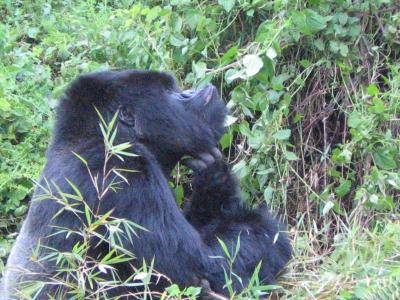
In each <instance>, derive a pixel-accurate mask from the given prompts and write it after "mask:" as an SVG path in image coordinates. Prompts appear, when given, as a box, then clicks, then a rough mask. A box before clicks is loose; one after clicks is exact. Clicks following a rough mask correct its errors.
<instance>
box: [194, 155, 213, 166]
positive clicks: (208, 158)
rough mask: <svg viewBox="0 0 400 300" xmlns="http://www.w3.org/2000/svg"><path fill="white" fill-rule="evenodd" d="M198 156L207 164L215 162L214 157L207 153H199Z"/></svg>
mask: <svg viewBox="0 0 400 300" xmlns="http://www.w3.org/2000/svg"><path fill="white" fill-rule="evenodd" d="M198 157H199V158H200V159H201V160H202V161H203V162H205V163H206V165H207V166H209V165H211V164H213V163H214V162H215V159H214V157H213V156H212V155H211V154H209V153H200V154H199V155H198Z"/></svg>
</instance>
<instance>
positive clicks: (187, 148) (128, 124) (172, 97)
mask: <svg viewBox="0 0 400 300" xmlns="http://www.w3.org/2000/svg"><path fill="white" fill-rule="evenodd" d="M96 109H97V111H98V112H99V113H100V114H101V116H103V118H104V119H105V120H106V122H110V121H111V119H112V118H113V116H117V121H116V126H117V128H118V130H117V135H116V136H115V140H114V144H122V143H129V145H131V147H130V149H129V150H130V152H132V153H135V154H136V156H126V157H124V159H123V160H121V159H119V158H118V157H116V156H113V157H111V158H109V160H108V166H109V168H113V169H114V170H120V169H125V170H135V172H127V173H124V180H123V181H122V182H121V183H120V184H119V186H118V189H114V190H112V189H109V190H107V191H106V192H105V193H102V194H101V197H100V196H99V189H98V187H96V186H95V184H93V176H90V174H89V172H88V170H87V169H89V170H90V172H91V174H95V177H96V178H97V179H96V180H95V182H102V180H103V179H105V181H106V182H105V184H106V185H107V184H110V182H114V181H113V180H115V179H116V178H117V177H118V174H115V175H113V177H107V178H105V175H104V174H106V173H107V172H104V162H105V160H107V157H106V151H105V144H104V140H103V139H104V136H103V134H104V133H102V131H101V129H100V127H99V116H98V112H96ZM225 115H226V108H225V105H224V103H223V102H222V100H221V99H220V97H219V96H218V93H217V91H216V89H215V87H213V86H212V85H208V86H206V87H205V88H203V89H201V90H198V91H182V90H180V89H179V88H178V87H177V85H176V82H175V80H174V78H173V77H171V76H170V75H168V74H165V73H159V72H151V71H122V72H114V71H107V72H98V73H92V74H87V75H83V76H81V77H79V78H78V79H76V80H75V81H74V82H73V83H72V84H71V85H70V87H69V88H68V89H67V91H66V93H65V96H64V97H63V99H61V101H60V104H59V106H58V109H57V118H56V124H55V129H54V132H53V138H52V142H51V144H50V146H49V148H48V150H47V154H46V156H47V163H46V166H45V168H44V170H43V173H42V176H41V179H40V180H39V184H38V186H37V188H36V191H35V193H34V196H33V201H32V202H31V205H30V208H29V212H28V216H27V218H26V220H25V222H24V224H23V226H22V228H21V231H20V233H19V236H18V238H17V240H16V242H15V245H14V247H13V249H12V251H11V254H10V257H9V259H8V263H7V270H6V273H5V277H4V282H3V289H4V291H3V293H2V295H3V297H4V298H3V299H7V300H8V299H20V298H21V296H20V295H19V294H18V293H19V290H20V289H21V287H23V286H24V285H25V284H26V283H29V282H33V281H34V282H36V281H40V282H43V285H42V288H41V289H40V291H39V292H37V294H36V298H35V299H48V298H49V295H53V296H54V295H56V294H57V293H62V292H68V290H66V289H65V287H64V285H60V284H59V281H56V280H55V277H56V276H59V274H60V273H59V269H60V267H59V266H58V265H57V261H56V260H55V259H48V257H49V255H50V256H51V254H52V253H54V252H56V253H67V252H71V251H72V249H73V248H74V247H76V246H77V245H78V244H82V235H81V234H79V232H80V231H82V228H83V226H84V225H87V224H86V223H87V220H86V218H85V214H84V211H85V205H87V207H88V208H89V209H90V211H92V212H95V215H97V216H101V215H104V214H106V213H109V212H112V213H111V217H112V218H121V219H126V220H129V221H132V222H135V223H137V224H139V225H141V226H143V227H144V228H145V229H146V230H139V231H137V237H135V238H134V239H133V241H130V240H129V239H126V240H123V241H122V242H121V243H122V246H123V248H124V249H126V250H128V251H130V252H132V253H134V255H135V256H136V257H137V263H135V262H126V263H123V264H119V265H118V275H119V277H120V278H121V280H122V281H124V280H126V279H128V278H129V276H131V275H132V273H133V272H134V266H135V265H138V264H139V263H141V262H142V261H143V260H145V261H147V262H151V261H152V259H154V267H155V270H157V271H158V272H160V273H162V274H165V275H166V276H167V277H168V278H170V279H171V281H172V282H174V283H178V284H179V285H181V286H188V285H197V284H199V282H200V281H201V280H207V281H208V282H209V284H210V286H211V288H212V289H213V290H215V291H216V292H219V293H223V294H228V291H227V289H226V288H224V285H225V278H224V269H225V270H227V268H228V264H227V261H226V260H225V259H216V258H215V256H221V257H223V256H224V255H225V254H224V252H223V251H222V250H221V248H220V246H219V242H218V239H217V236H218V237H219V238H220V239H222V240H223V241H224V242H225V243H226V244H227V246H228V249H231V248H232V249H234V246H235V243H236V242H237V240H238V238H240V245H241V248H240V250H239V253H238V255H237V258H236V260H235V263H234V265H233V268H234V269H233V270H232V271H233V272H235V274H237V275H239V276H240V277H242V280H241V281H239V280H234V282H233V287H234V290H235V291H236V292H240V291H241V290H242V289H243V287H244V286H245V285H246V284H247V282H248V280H249V278H250V276H251V274H252V272H253V271H254V269H255V268H256V266H257V265H258V264H259V263H260V261H261V269H260V273H259V276H260V279H261V280H264V281H265V282H268V283H272V282H274V281H275V277H276V275H277V274H278V272H279V271H280V270H281V269H282V268H283V267H284V266H285V264H286V262H287V261H288V260H289V259H290V255H291V247H290V243H289V242H288V239H287V237H286V234H285V232H284V227H283V226H282V225H281V224H280V223H279V222H277V221H275V220H274V219H273V218H271V217H269V216H268V215H267V214H266V212H265V209H263V210H262V209H257V210H252V209H249V208H247V207H245V206H244V205H243V203H242V201H241V199H240V196H239V190H238V184H237V182H236V180H235V179H234V178H233V175H232V174H231V171H230V169H229V167H228V166H227V165H226V164H224V163H223V162H222V161H221V156H220V153H219V152H218V150H216V148H215V147H216V145H217V143H218V140H219V138H220V137H221V135H222V133H223V123H224V118H225ZM76 154H78V156H80V157H83V158H84V159H85V160H86V162H87V166H86V165H85V164H84V163H82V161H80V160H79V159H77V157H76ZM186 155H188V156H191V157H193V160H192V161H191V162H190V163H191V165H190V163H189V166H191V167H192V169H194V171H195V173H196V176H195V180H194V184H193V186H194V191H193V195H192V201H191V203H192V204H191V207H190V208H189V210H188V211H187V213H186V215H184V214H183V213H182V212H181V210H180V209H179V208H178V207H177V205H176V202H175V199H174V197H173V193H172V192H171V190H170V188H169V186H168V182H167V178H168V176H169V175H170V172H171V170H172V168H173V167H174V166H175V165H176V163H177V162H178V161H179V160H180V159H181V158H182V157H183V156H186ZM107 170H109V169H107ZM107 170H106V171H107ZM76 187H77V188H78V189H79V191H80V193H81V195H82V199H76V198H74V197H71V199H69V201H68V203H67V204H66V203H63V201H61V200H60V198H62V197H61V195H62V194H63V193H65V194H67V195H75V194H76ZM57 199H58V200H57ZM64 229H68V231H69V233H67V232H66V230H64ZM101 230H104V228H103V229H101ZM89 242H90V245H89V247H90V249H89V252H90V256H91V257H94V258H97V259H101V258H102V257H104V256H105V255H107V253H108V251H109V248H110V247H112V245H110V244H107V243H105V242H104V241H103V243H99V241H98V240H96V239H93V240H90V241H89ZM104 244H106V245H104ZM105 276H106V275H105ZM164 284H165V282H163V281H162V282H160V283H159V284H157V285H156V284H154V285H153V288H154V289H161V288H163V286H164ZM86 286H87V293H88V294H89V293H90V292H91V290H92V289H95V288H96V286H94V287H93V286H92V285H90V284H87V285H85V287H86ZM135 291H137V290H136V289H131V288H130V285H123V284H122V285H119V286H117V287H112V288H109V289H108V290H107V292H106V294H107V293H108V294H109V295H112V296H113V297H119V296H120V297H121V299H122V298H123V299H126V298H134V296H133V295H132V296H129V295H130V293H131V292H132V293H134V292H135ZM122 295H124V296H123V297H122Z"/></svg>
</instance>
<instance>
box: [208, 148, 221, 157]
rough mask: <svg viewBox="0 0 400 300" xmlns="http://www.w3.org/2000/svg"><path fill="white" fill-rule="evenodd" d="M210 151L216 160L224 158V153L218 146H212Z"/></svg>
mask: <svg viewBox="0 0 400 300" xmlns="http://www.w3.org/2000/svg"><path fill="white" fill-rule="evenodd" d="M210 153H211V155H212V156H213V157H214V158H215V159H216V160H220V159H222V153H221V151H219V149H218V148H217V147H214V148H212V149H211V151H210Z"/></svg>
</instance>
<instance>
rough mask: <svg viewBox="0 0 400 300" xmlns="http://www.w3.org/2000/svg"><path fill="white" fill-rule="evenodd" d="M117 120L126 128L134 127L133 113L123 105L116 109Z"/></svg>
mask: <svg viewBox="0 0 400 300" xmlns="http://www.w3.org/2000/svg"><path fill="white" fill-rule="evenodd" d="M118 119H119V121H120V122H121V123H123V124H125V125H127V126H131V127H133V126H135V116H134V114H133V112H132V111H131V110H130V109H129V108H128V107H126V106H125V105H120V106H119V107H118Z"/></svg>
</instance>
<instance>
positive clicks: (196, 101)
mask: <svg viewBox="0 0 400 300" xmlns="http://www.w3.org/2000/svg"><path fill="white" fill-rule="evenodd" d="M214 92H216V88H215V87H214V86H213V85H212V84H208V85H206V86H205V87H203V88H202V89H199V90H185V91H183V92H181V93H180V97H181V99H182V100H185V101H188V102H190V103H191V104H192V105H195V106H200V105H207V104H208V103H209V102H210V101H211V100H212V98H213V95H214Z"/></svg>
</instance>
